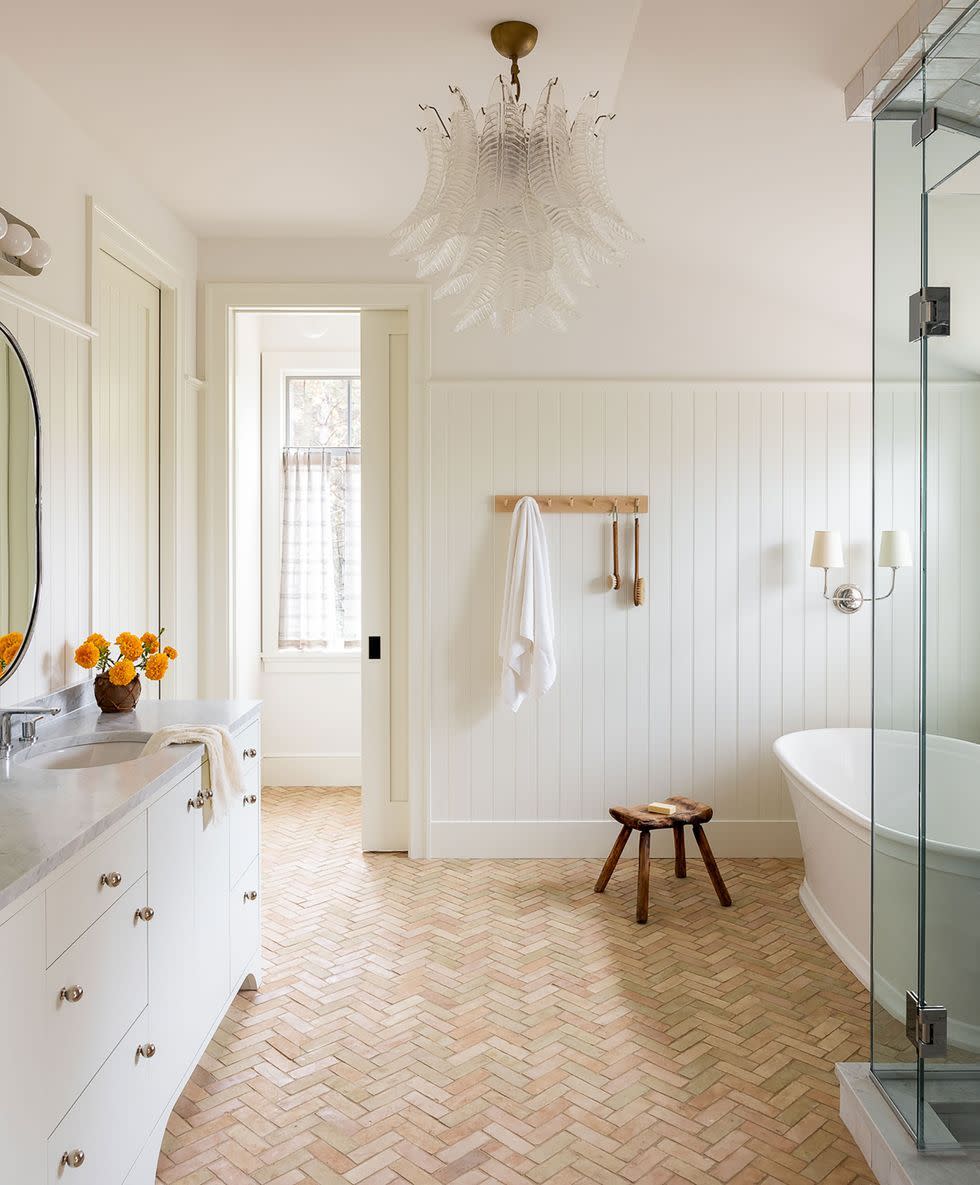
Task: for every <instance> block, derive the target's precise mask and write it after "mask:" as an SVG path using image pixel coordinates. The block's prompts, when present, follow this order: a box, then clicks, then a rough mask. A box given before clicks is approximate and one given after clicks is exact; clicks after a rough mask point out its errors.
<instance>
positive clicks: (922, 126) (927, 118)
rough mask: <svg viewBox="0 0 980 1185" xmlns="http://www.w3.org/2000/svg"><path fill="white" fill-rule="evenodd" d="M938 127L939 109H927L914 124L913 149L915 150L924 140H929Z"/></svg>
mask: <svg viewBox="0 0 980 1185" xmlns="http://www.w3.org/2000/svg"><path fill="white" fill-rule="evenodd" d="M938 127H939V109H938V108H936V107H927V108H926V110H925V111H923V112H922V114H921V115H920V116H919V118H918V119H917V120H915V122H914V123H913V124H912V147H913V148H915V147H916V145H918V144H921V143H922V141H923V140H927V139H928V138H929V137H930V136H931V135H932V133H933V132H934V131H935V130H936V129H937V128H938Z"/></svg>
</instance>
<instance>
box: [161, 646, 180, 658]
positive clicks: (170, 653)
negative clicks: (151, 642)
mask: <svg viewBox="0 0 980 1185" xmlns="http://www.w3.org/2000/svg"><path fill="white" fill-rule="evenodd" d="M163 653H164V654H165V655H166V656H167V658H169V659H170V661H171V662H173V660H174V659H175V658H176V657H177V655H178V654H179V653H180V652H179V651H178V650H175V649H174V647H173V646H164V648H163Z"/></svg>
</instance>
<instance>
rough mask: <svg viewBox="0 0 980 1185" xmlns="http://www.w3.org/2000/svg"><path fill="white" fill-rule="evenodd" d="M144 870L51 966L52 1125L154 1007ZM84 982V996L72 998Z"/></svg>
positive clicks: (48, 1061) (48, 1104)
mask: <svg viewBox="0 0 980 1185" xmlns="http://www.w3.org/2000/svg"><path fill="white" fill-rule="evenodd" d="M145 904H146V877H145V876H144V877H141V878H140V879H139V880H138V881H137V882H136V884H135V885H133V886H132V887H131V888H130V889H129V890H128V891H127V892H126V893H124V894H123V895H122V897H121V898H120V899H119V900H118V901H117V902H116V904H115V905H113V906H112V908H111V909H108V910H106V912H105V913H104V914H103V915H102V917H100V918H99V920H98V921H97V922H96V923H95V924H94V925H93V926H91V927H90V928H89V929H88V930H86V932H85V933H84V934H83V935H82V936H81V938H79V939H78V941H77V942H75V943H74V944H73V945H72V946H70V947H69V948H68V950H66V951H65V953H64V954H63V955H62V956H61V958H60V959H58V960H57V962H55V963H53V964H52V965H51V966H50V967H49V968H48V970H47V972H46V974H45V1012H46V1017H45V1019H46V1027H47V1032H46V1035H45V1045H46V1051H45V1060H44V1065H46V1066H49V1067H57V1069H56V1071H55V1072H54V1073H52V1075H51V1079H50V1083H49V1086H48V1090H47V1092H46V1095H45V1111H44V1113H45V1119H46V1130H48V1131H50V1130H51V1129H52V1128H53V1127H54V1126H55V1124H56V1123H58V1122H59V1121H60V1119H61V1118H62V1116H63V1115H64V1114H65V1113H66V1112H67V1111H68V1109H69V1107H71V1105H72V1104H73V1103H74V1102H75V1100H76V1099H77V1098H78V1096H79V1095H80V1094H81V1093H82V1091H83V1090H84V1089H85V1087H86V1086H87V1085H88V1083H89V1082H91V1080H92V1078H93V1077H94V1075H95V1073H96V1072H97V1071H98V1069H99V1067H100V1066H101V1065H102V1063H103V1062H104V1061H105V1060H106V1058H107V1057H108V1056H109V1054H110V1053H111V1052H112V1050H113V1049H114V1048H115V1047H116V1044H117V1043H118V1042H119V1039H120V1038H121V1037H122V1036H123V1034H124V1033H125V1032H126V1030H127V1029H128V1028H129V1027H130V1025H132V1023H133V1021H134V1020H135V1019H136V1017H137V1016H139V1014H140V1013H141V1012H142V1011H143V1009H144V1008H145V1007H146V1002H147V928H148V926H152V925H153V923H152V922H145V921H143V920H137V918H136V911H137V910H138V909H141V908H142V907H143V906H144V905H145ZM69 989H81V995H80V996H79V998H78V999H76V1000H72V999H70V998H69V999H66V998H65V997H64V996H62V991H63V990H64V991H65V992H66V995H69V996H70V995H71V992H70V991H69Z"/></svg>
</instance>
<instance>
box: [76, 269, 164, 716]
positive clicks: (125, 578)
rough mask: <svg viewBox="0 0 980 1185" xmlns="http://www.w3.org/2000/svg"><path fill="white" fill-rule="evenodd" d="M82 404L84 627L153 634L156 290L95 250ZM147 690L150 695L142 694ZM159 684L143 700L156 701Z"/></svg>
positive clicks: (156, 600) (156, 584) (156, 594)
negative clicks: (92, 379) (88, 469)
mask: <svg viewBox="0 0 980 1185" xmlns="http://www.w3.org/2000/svg"><path fill="white" fill-rule="evenodd" d="M96 266H97V276H98V302H99V303H98V330H99V337H98V339H97V347H96V348H97V353H98V362H97V366H96V389H95V391H94V392H93V401H92V455H93V470H92V582H93V588H92V593H93V601H92V626H93V628H94V629H96V630H98V631H99V632H100V633H103V634H105V635H106V637H108V638H114V637H115V636H116V634H118V633H119V632H120V631H121V630H132V631H133V632H134V633H136V634H142V633H143V632H144V631H145V630H152V631H153V632H156V630H157V627H158V626H159V625H161V624H163V625H166V622H163V623H161V622H160V620H159V618H160V461H159V457H160V289H159V288H156V287H154V286H153V285H152V284H150V283H148V282H147V281H146V280H144V279H143V278H142V276H138V275H137V274H136V273H135V272H134V271H132V270H131V269H130V268H128V267H126V266H125V265H124V264H122V263H120V262H119V261H118V260H117V259H115V258H114V257H113V256H111V255H109V254H108V253H107V252H105V251H99V254H98V259H97V261H96ZM151 688H152V692H151ZM158 688H159V684H157V685H155V686H154V685H152V684H151V685H150V687H146V686H144V688H143V694H144V695H146V694H148V693H154V694H159V692H158Z"/></svg>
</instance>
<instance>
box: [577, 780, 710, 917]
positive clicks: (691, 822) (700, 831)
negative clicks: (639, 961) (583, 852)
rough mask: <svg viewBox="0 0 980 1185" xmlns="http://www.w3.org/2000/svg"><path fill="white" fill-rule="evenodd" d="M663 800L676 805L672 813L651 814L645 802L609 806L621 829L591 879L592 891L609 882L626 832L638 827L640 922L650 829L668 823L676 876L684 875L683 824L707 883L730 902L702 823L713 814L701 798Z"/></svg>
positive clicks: (646, 893) (646, 902)
mask: <svg viewBox="0 0 980 1185" xmlns="http://www.w3.org/2000/svg"><path fill="white" fill-rule="evenodd" d="M664 801H665V802H669V803H672V804H673V805H674V806H675V807H676V808H677V810H676V812H675V813H674V814H673V815H653V814H651V813H650V812H649V811H648V810H647V809H646V807H645V806H614V807H610V808H609V813H610V815H612V817H613V818H614V819H615V820H616V822H617V823H622V825H623V829H622V831H620V833H619V835H618V836H617V837H616V842H615V843H614V844H613V846H612V851H611V852H610V853H609V856H608V857H607V859H606V862H605V864H604V865H603V867H602V872H600V873H599V879H598V880H597V881H596V883H595V891H596V892H597V893H601V892H603V890H604V889H605V887H606V885H608V884H609V878H610V877H611V876H612V874H613V872H614V871H615V869H616V865H617V864H618V863H619V857H620V856H621V855H622V854H623V849H624V848H625V847H626V844H627V841H628V840H629V837H630V832H631V831H639V833H640V867H639V870H638V872H637V877H636V920H637V921H638V922H640V923H641V924H642V923H644V922H646V920H647V914H648V913H649V909H650V832H651V831H657V830H660V829H661V828H664V827H672V828H673V830H674V874H675V875H676V876H679V877H684V876H687V855H686V853H685V851H684V828H685V827H690V828H691V829H692V830H693V832H694V838H695V840H696V841H697V845H698V849H699V851H700V852H701V859H702V860H703V861H704V866H705V868H706V869H707V870H708V876H709V877H710V878H711V883H712V884H713V885H714V887H715V892H716V893H717V894H718V900H719V901H720V902H721V903H722V905H731V903H732V899H731V897H730V896H729V893H728V890H727V889H726V888H725V882H724V881H723V880H722V877H721V873H720V872H719V871H718V865H717V864H716V863H715V857H714V853H713V852H712V851H711V845H710V844H709V843H708V837H707V836H706V835H705V833H704V827H703V824H705V823H707V822H708V820H709V819H710V818H711V816H712V814H713V811H712V809H711V807H710V806H706V805H705V803H703V802H695V801H694V799H693V798H681V797H674V798H667V799H665V800H664Z"/></svg>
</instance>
